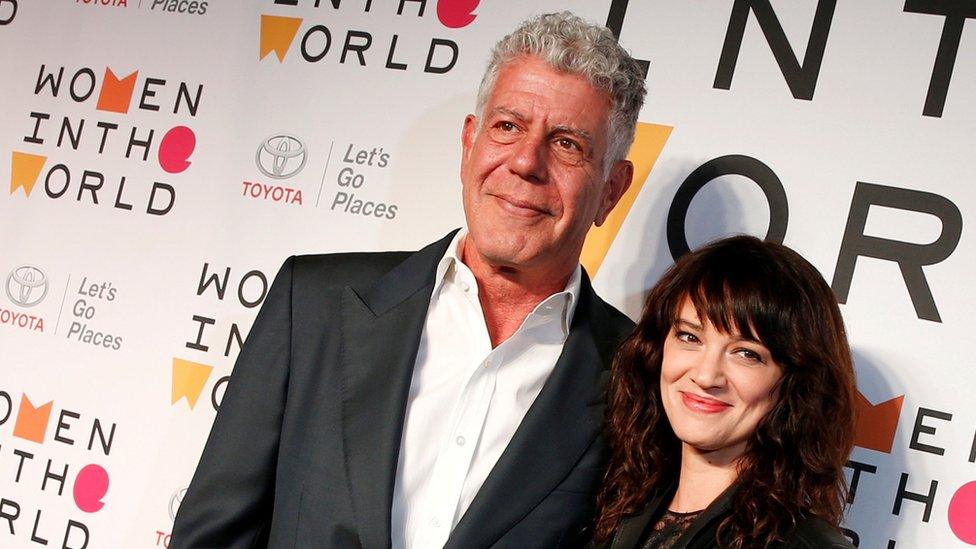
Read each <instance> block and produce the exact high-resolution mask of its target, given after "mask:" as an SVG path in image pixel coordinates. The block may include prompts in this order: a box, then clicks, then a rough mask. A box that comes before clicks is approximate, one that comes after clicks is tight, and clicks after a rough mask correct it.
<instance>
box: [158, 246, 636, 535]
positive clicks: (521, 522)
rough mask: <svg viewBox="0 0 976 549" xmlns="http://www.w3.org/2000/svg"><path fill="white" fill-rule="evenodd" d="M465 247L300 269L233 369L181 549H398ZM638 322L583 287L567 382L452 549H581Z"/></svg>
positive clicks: (304, 264) (191, 498) (567, 357)
mask: <svg viewBox="0 0 976 549" xmlns="http://www.w3.org/2000/svg"><path fill="white" fill-rule="evenodd" d="M452 237H453V233H452V234H449V235H448V236H446V237H445V238H443V239H442V240H440V241H438V242H436V243H434V244H431V245H430V246H427V247H426V248H424V249H422V250H420V251H419V252H388V253H351V254H335V255H318V256H302V257H292V258H289V259H288V260H287V261H285V263H284V265H283V266H282V267H281V270H280V272H279V273H278V276H277V277H276V278H275V281H274V284H273V285H272V287H271V290H270V291H269V293H268V297H267V299H266V301H265V303H264V305H263V307H262V309H261V312H260V313H259V314H258V316H257V319H256V320H255V322H254V326H253V327H252V329H251V331H250V334H249V335H248V338H247V342H246V343H245V345H244V348H243V349H242V350H241V353H240V356H239V357H238V359H237V364H236V365H235V367H234V373H233V377H232V378H231V381H230V383H229V384H228V386H227V390H226V392H225V394H224V398H223V402H222V404H221V407H220V412H219V413H218V414H217V418H216V420H215V422H214V425H213V429H212V431H211V432H210V438H209V439H208V441H207V445H206V448H205V449H204V452H203V456H202V457H201V459H200V464H199V465H198V467H197V470H196V473H195V474H194V476H193V481H192V482H191V484H190V488H189V490H188V491H187V493H186V497H185V498H184V500H183V503H182V505H181V506H180V510H179V514H178V516H177V517H176V524H175V526H174V528H173V534H172V539H171V544H170V547H171V548H173V549H183V548H190V547H214V548H217V547H220V548H225V547H265V546H268V547H276V548H277V547H282V548H284V547H301V548H307V547H337V548H338V547H342V548H345V547H368V548H373V547H388V546H389V545H390V512H391V506H392V495H393V484H394V477H395V474H396V466H397V457H398V456H397V454H398V452H399V449H400V438H401V432H402V426H403V417H404V409H405V406H406V400H407V393H408V390H409V387H410V378H411V373H412V370H413V366H414V360H415V358H416V354H417V348H418V346H419V343H420V336H421V330H422V328H423V325H424V320H425V318H426V314H427V307H428V304H429V301H430V295H431V292H432V290H433V284H434V271H435V269H436V266H437V263H438V261H439V260H440V258H441V257H442V256H443V254H444V251H445V250H446V248H447V245H448V244H449V243H450V240H451V238H452ZM632 327H633V323H632V322H631V321H630V320H629V319H628V318H626V317H625V316H624V315H622V314H621V313H620V312H618V311H617V310H616V309H614V308H613V307H611V306H610V305H608V304H607V303H605V302H604V301H603V300H601V299H600V298H599V297H597V296H596V294H595V293H594V292H593V289H592V287H591V286H590V283H589V280H588V278H587V277H586V276H584V277H583V281H582V287H581V290H580V296H579V301H578V304H577V307H576V312H575V315H574V318H573V323H572V327H571V331H570V334H569V337H568V339H567V340H566V344H565V346H564V347H563V352H562V354H561V355H560V357H559V360H558V361H557V363H556V366H555V369H554V371H553V373H552V375H551V376H550V378H549V380H548V381H547V382H546V384H545V386H544V387H543V389H542V392H541V393H540V394H539V397H538V398H537V399H536V401H535V403H534V404H533V405H532V407H531V408H530V409H529V411H528V413H527V414H526V416H525V419H524V420H523V421H522V423H521V425H520V426H519V427H518V430H517V431H516V433H515V436H514V437H513V438H512V441H511V442H510V443H509V445H508V447H507V448H506V449H505V452H504V453H503V454H502V456H501V458H500V459H499V460H498V463H497V464H496V465H495V467H494V469H492V471H491V474H490V475H489V476H488V478H487V480H486V481H485V483H484V485H483V486H482V488H481V490H480V491H479V492H478V494H477V496H476V497H475V499H474V501H473V502H472V503H471V506H470V507H469V509H468V511H467V512H466V513H465V514H464V516H463V517H462V518H461V521H460V522H459V523H458V525H457V527H456V528H455V530H454V531H453V533H452V534H451V537H450V539H449V540H448V542H447V547H449V548H465V549H467V548H477V547H520V548H521V547H539V548H543V547H545V548H551V547H561V546H562V547H567V546H576V545H580V536H581V535H582V530H583V528H584V527H585V526H587V525H588V524H589V521H590V520H591V519H592V516H591V514H592V512H593V494H594V493H595V490H596V487H597V485H598V483H599V481H600V480H601V477H602V472H603V466H604V459H605V455H604V454H605V449H604V443H603V439H602V437H601V436H599V434H600V431H601V429H602V425H603V413H604V399H603V389H604V386H605V383H606V378H607V375H608V372H609V366H610V362H611V357H612V354H613V351H614V348H615V346H616V344H617V343H618V342H619V341H620V339H621V338H622V337H623V336H624V335H626V333H627V332H629V330H630V329H631V328H632Z"/></svg>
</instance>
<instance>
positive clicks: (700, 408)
mask: <svg viewBox="0 0 976 549" xmlns="http://www.w3.org/2000/svg"><path fill="white" fill-rule="evenodd" d="M681 400H682V401H683V402H684V404H685V406H687V407H688V408H689V409H691V410H693V411H695V412H702V413H705V414H717V413H719V412H722V411H725V410H727V409H729V408H731V407H732V405H731V404H727V403H725V402H722V401H721V400H715V399H714V398H708V397H701V396H698V395H695V394H692V393H688V392H685V391H681Z"/></svg>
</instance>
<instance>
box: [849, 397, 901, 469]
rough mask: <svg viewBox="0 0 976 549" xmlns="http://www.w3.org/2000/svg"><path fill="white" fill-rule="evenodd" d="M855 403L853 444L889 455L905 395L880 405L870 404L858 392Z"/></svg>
mask: <svg viewBox="0 0 976 549" xmlns="http://www.w3.org/2000/svg"><path fill="white" fill-rule="evenodd" d="M856 398H857V400H856V402H855V411H856V413H857V424H856V426H855V428H854V444H855V445H857V446H860V447H861V448H867V449H869V450H876V451H878V452H884V453H886V454H890V453H891V447H892V445H893V444H894V442H895V430H896V429H897V428H898V416H900V415H901V405H902V404H903V403H904V401H905V395H900V396H897V397H895V398H892V399H889V400H886V401H884V402H882V403H880V404H871V401H869V400H868V399H867V398H865V396H864V395H862V394H861V393H860V391H858V393H857V397H856Z"/></svg>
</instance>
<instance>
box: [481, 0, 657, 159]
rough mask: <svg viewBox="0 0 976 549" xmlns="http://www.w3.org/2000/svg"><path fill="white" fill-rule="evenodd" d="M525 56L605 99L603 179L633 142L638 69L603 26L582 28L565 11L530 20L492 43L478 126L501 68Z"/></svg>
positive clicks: (640, 85) (640, 96)
mask: <svg viewBox="0 0 976 549" xmlns="http://www.w3.org/2000/svg"><path fill="white" fill-rule="evenodd" d="M525 55H532V56H535V57H538V58H539V59H541V60H543V61H545V62H546V63H548V64H549V65H551V66H552V67H554V68H555V69H557V70H560V71H564V72H568V73H573V74H578V75H580V76H583V77H584V78H586V79H587V80H589V82H590V84H592V85H593V87H594V88H596V89H598V90H601V91H603V92H605V93H606V94H607V95H608V96H609V97H610V100H611V107H610V124H609V126H608V129H607V138H608V139H607V153H606V156H605V157H604V158H603V164H604V174H608V173H609V170H610V167H611V166H612V165H613V164H614V163H615V162H616V161H618V160H622V159H623V158H624V157H625V156H626V155H627V150H628V149H629V148H630V144H631V143H632V142H633V140H634V132H635V130H636V127H637V115H638V114H639V113H640V109H641V106H642V105H643V104H644V94H645V93H646V89H645V87H644V75H643V72H642V70H641V68H640V65H639V64H638V63H637V61H636V60H634V58H633V57H631V56H630V54H628V53H627V52H626V51H625V50H624V49H623V48H622V47H620V44H619V43H617V39H616V38H614V36H613V33H611V32H610V29H608V28H606V27H603V26H599V25H593V24H590V23H587V22H586V21H584V20H583V19H581V18H579V17H577V16H575V15H573V14H572V13H569V12H568V11H564V12H560V13H548V14H544V15H540V16H538V17H534V18H532V19H529V20H528V21H526V22H524V23H522V25H521V26H520V27H519V28H517V29H515V31H514V32H512V33H511V34H509V35H508V36H506V37H505V38H502V39H501V40H500V41H499V42H498V43H497V44H495V48H494V49H493V50H492V55H491V61H490V62H489V63H488V68H487V69H486V70H485V75H484V77H482V79H481V86H480V87H479V88H478V103H477V107H476V109H477V114H478V119H479V121H480V120H482V115H483V114H484V112H483V111H484V107H485V104H486V103H487V102H488V96H489V95H491V92H492V89H493V88H494V87H495V81H496V80H497V79H498V73H499V72H501V69H502V67H503V66H504V65H505V64H506V63H508V62H510V61H513V60H515V59H517V58H519V57H522V56H525ZM479 124H480V122H479Z"/></svg>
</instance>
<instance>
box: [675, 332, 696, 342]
mask: <svg viewBox="0 0 976 549" xmlns="http://www.w3.org/2000/svg"><path fill="white" fill-rule="evenodd" d="M675 337H677V338H678V339H679V340H681V341H684V342H685V343H698V341H699V340H698V337H697V336H696V335H695V334H691V333H688V332H677V333H676V334H675Z"/></svg>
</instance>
